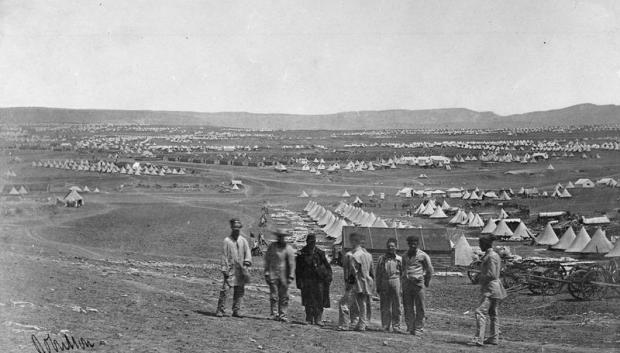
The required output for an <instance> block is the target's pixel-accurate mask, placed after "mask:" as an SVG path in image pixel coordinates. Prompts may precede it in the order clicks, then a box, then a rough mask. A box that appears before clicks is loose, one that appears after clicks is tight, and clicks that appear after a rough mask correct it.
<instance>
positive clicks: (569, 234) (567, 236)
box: [551, 227, 577, 250]
mask: <svg viewBox="0 0 620 353" xmlns="http://www.w3.org/2000/svg"><path fill="white" fill-rule="evenodd" d="M575 238H577V235H576V234H575V231H574V230H573V227H568V228H567V229H566V231H565V232H564V234H563V235H562V237H561V238H560V241H559V242H557V243H556V244H555V245H552V246H551V249H555V250H566V249H568V247H569V246H570V245H571V244H572V243H573V241H575Z"/></svg>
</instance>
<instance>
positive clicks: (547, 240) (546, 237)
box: [535, 222, 560, 245]
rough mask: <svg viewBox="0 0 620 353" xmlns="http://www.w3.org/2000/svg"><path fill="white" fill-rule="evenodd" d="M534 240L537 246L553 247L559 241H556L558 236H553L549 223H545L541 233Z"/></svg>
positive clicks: (553, 232)
mask: <svg viewBox="0 0 620 353" xmlns="http://www.w3.org/2000/svg"><path fill="white" fill-rule="evenodd" d="M535 240H536V243H537V244H539V245H555V244H557V243H558V242H559V241H560V239H558V236H557V235H556V234H555V231H554V230H553V228H552V227H551V223H550V222H549V223H547V225H546V226H545V230H544V231H543V233H542V234H540V235H539V236H537V237H536V238H535Z"/></svg>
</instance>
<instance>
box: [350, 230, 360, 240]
mask: <svg viewBox="0 0 620 353" xmlns="http://www.w3.org/2000/svg"><path fill="white" fill-rule="evenodd" d="M362 237H363V236H362V234H361V233H358V232H353V233H351V235H349V239H362Z"/></svg>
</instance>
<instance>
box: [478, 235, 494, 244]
mask: <svg viewBox="0 0 620 353" xmlns="http://www.w3.org/2000/svg"><path fill="white" fill-rule="evenodd" d="M493 240H495V238H494V237H493V235H492V234H481V235H480V237H479V238H478V241H486V242H488V243H492V242H493Z"/></svg>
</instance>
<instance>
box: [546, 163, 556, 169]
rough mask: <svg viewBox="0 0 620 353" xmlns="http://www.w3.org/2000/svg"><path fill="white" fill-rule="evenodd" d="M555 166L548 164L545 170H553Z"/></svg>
mask: <svg viewBox="0 0 620 353" xmlns="http://www.w3.org/2000/svg"><path fill="white" fill-rule="evenodd" d="M554 169H555V168H554V167H553V165H552V164H549V166H548V167H547V170H554Z"/></svg>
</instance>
